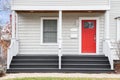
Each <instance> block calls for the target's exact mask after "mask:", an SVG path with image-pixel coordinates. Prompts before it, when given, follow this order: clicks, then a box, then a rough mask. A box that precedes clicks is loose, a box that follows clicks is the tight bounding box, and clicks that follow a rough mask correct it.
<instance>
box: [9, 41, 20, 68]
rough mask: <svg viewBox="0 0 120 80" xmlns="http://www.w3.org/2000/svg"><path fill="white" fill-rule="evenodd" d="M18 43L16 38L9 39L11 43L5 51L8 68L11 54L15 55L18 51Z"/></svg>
mask: <svg viewBox="0 0 120 80" xmlns="http://www.w3.org/2000/svg"><path fill="white" fill-rule="evenodd" d="M18 45H19V42H18V40H16V39H12V40H11V44H10V46H9V48H8V51H7V69H9V68H10V63H11V61H12V58H13V56H16V55H17V53H18V52H19V51H18Z"/></svg>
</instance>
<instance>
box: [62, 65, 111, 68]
mask: <svg viewBox="0 0 120 80" xmlns="http://www.w3.org/2000/svg"><path fill="white" fill-rule="evenodd" d="M62 68H110V65H109V64H62Z"/></svg>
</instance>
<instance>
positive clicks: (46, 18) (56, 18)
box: [40, 17, 58, 45]
mask: <svg viewBox="0 0 120 80" xmlns="http://www.w3.org/2000/svg"><path fill="white" fill-rule="evenodd" d="M53 19H54V20H57V43H43V20H53ZM40 29H41V31H40V33H41V38H40V39H41V42H40V43H41V45H58V17H41V27H40Z"/></svg>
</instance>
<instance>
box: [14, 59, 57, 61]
mask: <svg viewBox="0 0 120 80" xmlns="http://www.w3.org/2000/svg"><path fill="white" fill-rule="evenodd" d="M50 60H58V59H13V61H50Z"/></svg>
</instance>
